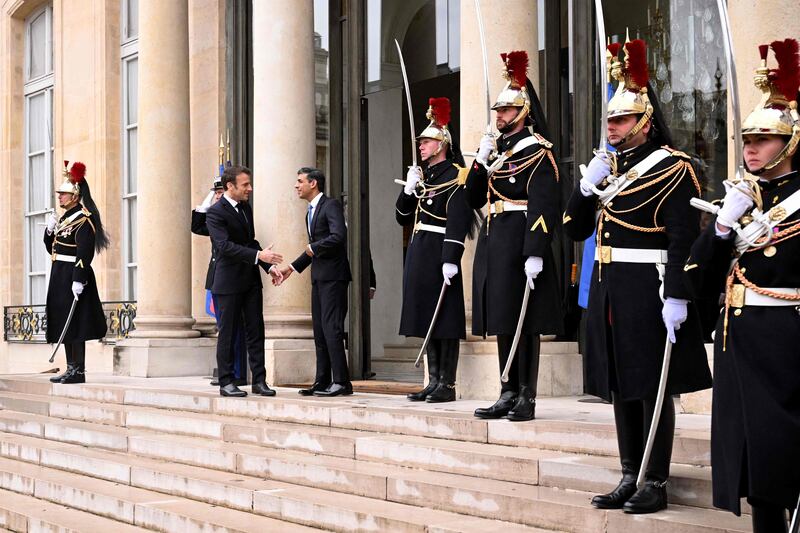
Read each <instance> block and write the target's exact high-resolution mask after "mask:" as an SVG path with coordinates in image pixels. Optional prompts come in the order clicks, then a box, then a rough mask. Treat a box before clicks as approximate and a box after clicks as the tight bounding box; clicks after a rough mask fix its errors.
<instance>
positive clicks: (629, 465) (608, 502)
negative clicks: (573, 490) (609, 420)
mask: <svg viewBox="0 0 800 533" xmlns="http://www.w3.org/2000/svg"><path fill="white" fill-rule="evenodd" d="M611 403H612V404H613V405H614V423H615V425H616V428H617V447H618V449H619V457H620V463H622V480H621V481H620V482H619V485H617V488H615V489H614V490H612V491H611V492H609V493H607V494H599V495H597V496H595V497H594V498H592V505H594V506H595V507H597V508H598V509H622V506H623V505H625V502H627V501H628V500H629V499H630V498H631V497H632V496H633V495H634V494H636V477H637V476H638V475H639V467H640V466H641V464H642V453H644V408H643V406H642V402H640V401H638V400H634V401H630V402H626V401H623V400H622V399H621V398H620V397H619V396H618V395H617V393H612V395H611Z"/></svg>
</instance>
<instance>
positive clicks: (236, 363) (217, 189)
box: [192, 176, 247, 386]
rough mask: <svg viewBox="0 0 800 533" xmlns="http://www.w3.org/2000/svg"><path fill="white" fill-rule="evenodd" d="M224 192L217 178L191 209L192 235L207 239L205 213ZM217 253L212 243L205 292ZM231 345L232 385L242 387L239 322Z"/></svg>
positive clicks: (244, 367) (244, 369)
mask: <svg viewBox="0 0 800 533" xmlns="http://www.w3.org/2000/svg"><path fill="white" fill-rule="evenodd" d="M224 192H225V190H224V189H223V188H222V176H218V177H216V178H214V184H213V186H212V187H211V191H210V192H209V193H208V195H207V196H206V198H205V199H204V200H203V203H201V204H200V205H198V206H197V207H195V208H194V209H192V233H194V234H195V235H200V236H206V237H208V236H209V235H208V225H207V224H206V213H208V210H209V209H210V208H211V206H212V205H214V204H216V203H217V202H218V201H219V200H220V198H222V194H223V193H224ZM216 256H217V252H216V250H215V249H214V246H213V243H212V246H211V257H210V258H209V260H208V270H207V271H206V283H205V289H206V290H207V291H210V290H211V287H212V285H213V284H214V270H216V267H217V259H216ZM211 300H212V302H213V303H214V319H215V320H216V322H217V329H219V313H217V311H216V309H217V308H218V307H219V305H218V304H217V302H216V298H215V297H214V295H213V293H212V294H211ZM231 338H232V342H233V345H232V346H231V349H232V350H233V369H234V375H235V379H234V381H233V382H234V384H236V385H237V386H242V385H246V384H247V375H246V374H247V354H246V352H245V345H244V331H242V330H241V328H239V321H234V331H233V334H232V336H231ZM214 373H215V374H217V369H216V368H215V369H214ZM211 385H212V386H219V379H217V378H214V379H213V380H212V381H211Z"/></svg>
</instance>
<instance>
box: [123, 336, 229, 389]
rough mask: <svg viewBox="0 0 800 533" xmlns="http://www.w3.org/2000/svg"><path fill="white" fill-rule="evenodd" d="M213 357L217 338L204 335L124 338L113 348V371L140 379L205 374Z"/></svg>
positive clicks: (210, 368) (211, 366)
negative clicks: (181, 337)
mask: <svg viewBox="0 0 800 533" xmlns="http://www.w3.org/2000/svg"><path fill="white" fill-rule="evenodd" d="M195 333H198V332H195ZM216 356H217V340H216V339H211V338H207V337H195V338H183V339H176V338H171V339H167V338H128V339H124V340H121V341H119V342H118V343H117V345H116V346H115V347H114V374H116V375H120V376H131V377H142V378H155V377H177V376H209V375H211V372H212V370H213V368H214V366H216Z"/></svg>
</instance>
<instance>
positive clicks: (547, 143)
mask: <svg viewBox="0 0 800 533" xmlns="http://www.w3.org/2000/svg"><path fill="white" fill-rule="evenodd" d="M533 136H534V137H536V140H537V141H538V143H539V145H541V146H543V147H545V148H547V149H548V150H550V149H551V148H553V143H551V142H550V141H548V140H547V139H545V138H544V136H543V135H541V134H539V133H537V132H535V131H534V132H533Z"/></svg>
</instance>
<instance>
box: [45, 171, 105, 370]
mask: <svg viewBox="0 0 800 533" xmlns="http://www.w3.org/2000/svg"><path fill="white" fill-rule="evenodd" d="M68 164H69V161H64V177H65V178H66V179H65V180H64V183H62V184H61V185H60V186H59V187H58V189H56V194H57V195H58V206H59V207H60V208H61V209H63V210H64V214H63V215H62V216H61V218H60V219H58V220H56V218H55V216H54V215H52V214H51V215H50V216H49V218H48V220H47V230H46V231H45V234H44V245H45V247H46V248H47V253H49V254H50V257H51V258H52V260H53V265H52V267H51V269H50V285H49V286H48V288H47V342H49V343H51V344H55V343H57V342H58V341H59V338H60V336H61V335H62V332H63V334H64V338H63V340H62V342H63V344H64V351H65V352H66V355H67V370H66V372H64V373H63V374H60V375H58V376H54V377H52V378H50V381H52V382H53V383H84V382H85V381H86V341H88V340H92V339H102V338H103V337H105V335H106V330H107V326H106V318H105V315H104V314H103V306H102V304H101V303H100V296H99V295H98V294H97V282H96V281H95V278H94V271H93V270H92V259H93V258H94V254H95V253H98V252H100V251H101V250H104V249H105V248H107V247H108V237H107V236H106V233H105V231H104V229H103V222H102V221H101V220H100V213H99V212H98V210H97V206H96V205H95V203H94V200H92V195H91V192H90V191H89V184H88V183H87V182H86V165H84V164H83V163H79V162H75V163H73V165H72V167H70V169H69V170H67V165H68ZM73 307H74V309H73ZM71 310H72V311H71ZM65 329H66V330H65Z"/></svg>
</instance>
